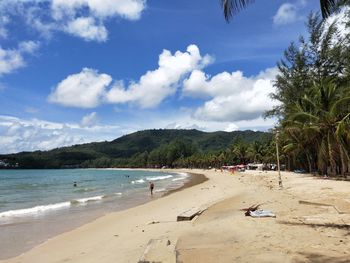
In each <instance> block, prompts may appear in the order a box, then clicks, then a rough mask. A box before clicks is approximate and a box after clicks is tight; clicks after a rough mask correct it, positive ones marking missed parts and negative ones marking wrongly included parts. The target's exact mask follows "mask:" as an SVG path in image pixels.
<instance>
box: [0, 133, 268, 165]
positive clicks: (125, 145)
mask: <svg viewBox="0 0 350 263" xmlns="http://www.w3.org/2000/svg"><path fill="white" fill-rule="evenodd" d="M271 137H272V135H271V134H270V133H265V132H259V131H258V132H254V131H234V132H222V131H220V132H202V131H198V130H145V131H139V132H135V133H132V134H128V135H125V136H122V137H120V138H118V139H116V140H113V141H110V142H94V143H87V144H81V145H74V146H70V147H62V148H57V149H54V150H50V151H35V152H21V153H17V154H8V155H0V159H2V160H6V161H7V162H9V163H10V164H15V163H18V165H19V168H69V167H145V166H158V165H172V164H173V163H174V162H175V161H176V160H177V159H179V158H188V157H190V156H192V155H199V154H208V153H212V154H220V152H221V151H224V150H225V149H227V148H228V147H229V146H230V145H232V144H234V143H235V142H240V143H245V144H250V143H252V142H254V141H258V142H264V141H265V142H266V141H270V140H271ZM165 158H166V160H165Z"/></svg>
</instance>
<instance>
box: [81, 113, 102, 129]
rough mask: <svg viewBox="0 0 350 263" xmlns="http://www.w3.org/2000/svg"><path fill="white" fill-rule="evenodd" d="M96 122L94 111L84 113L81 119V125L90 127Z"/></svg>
mask: <svg viewBox="0 0 350 263" xmlns="http://www.w3.org/2000/svg"><path fill="white" fill-rule="evenodd" d="M97 123H98V117H97V113H96V112H91V113H90V114H88V115H85V116H84V117H83V118H82V120H81V123H80V124H81V126H82V127H92V126H95V125H96V124H97Z"/></svg>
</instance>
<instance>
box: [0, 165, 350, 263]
mask: <svg viewBox="0 0 350 263" xmlns="http://www.w3.org/2000/svg"><path fill="white" fill-rule="evenodd" d="M174 171H176V172H187V173H197V174H203V175H204V176H206V177H207V178H208V179H209V180H207V181H204V182H202V183H201V184H199V185H194V186H193V187H189V188H185V189H183V190H181V191H175V192H173V193H172V194H169V195H166V196H163V197H161V198H158V199H155V200H153V201H152V202H148V203H145V204H142V205H140V206H137V207H133V208H130V209H127V210H124V211H119V212H113V213H109V214H107V215H105V216H103V217H100V218H98V219H96V220H95V221H93V222H91V223H88V224H85V225H83V226H81V227H79V228H77V229H74V230H72V231H69V232H66V233H63V234H61V235H59V236H56V237H54V238H52V239H50V240H48V241H47V242H45V243H44V244H42V245H40V246H37V247H35V248H34V249H32V250H30V251H28V252H26V253H24V254H22V255H21V256H18V257H16V258H12V259H8V260H3V261H0V262H2V263H4V262H6V263H15V262H23V263H25V262H37V263H50V262H63V261H64V262H74V263H75V262H78V263H80V262H81V263H88V262H102V263H109V262H121V263H123V262H138V261H139V260H141V259H143V260H144V261H147V260H148V261H150V262H152V261H156V262H171V263H175V262H186V263H187V262H190V263H192V262H193V263H194V262H203V263H209V262H224V263H226V262H253V261H256V262H276V263H277V262H290V263H292V262H293V263H295V262H326V261H330V262H347V261H346V260H348V259H349V258H350V248H349V245H348V244H349V243H350V236H349V229H350V199H349V195H350V187H349V186H350V184H349V183H348V182H339V181H331V180H322V179H319V178H314V177H312V176H305V175H298V174H294V173H288V172H282V179H283V185H284V188H283V189H282V190H280V189H279V187H278V176H277V173H276V172H259V171H247V172H244V173H235V174H229V173H226V172H223V173H222V172H220V171H213V170H198V169H197V170H196V169H194V170H184V169H178V170H171V172H174ZM301 201H302V202H309V204H305V203H301ZM257 203H262V208H263V209H267V210H271V211H272V212H273V213H275V214H276V215H277V217H276V218H252V217H246V216H244V214H243V212H242V211H240V209H242V208H246V207H249V206H250V205H253V204H257ZM315 203H316V204H317V203H324V204H327V205H321V206H319V205H314V204H315ZM333 206H336V207H337V209H339V211H341V212H342V213H341V214H339V213H337V211H336V210H335V209H334V207H333ZM192 208H201V209H203V212H202V214H201V215H200V216H199V217H197V218H195V219H194V220H193V221H181V222H177V221H176V217H177V215H179V214H181V213H182V212H184V211H187V210H188V209H192Z"/></svg>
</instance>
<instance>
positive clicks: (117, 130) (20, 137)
mask: <svg viewBox="0 0 350 263" xmlns="http://www.w3.org/2000/svg"><path fill="white" fill-rule="evenodd" d="M124 133H125V130H124V129H123V128H122V127H120V126H117V125H94V126H91V125H90V126H82V125H81V124H79V123H57V122H49V121H44V120H39V119H21V118H17V117H13V116H4V115H0V145H1V148H0V153H15V152H20V151H34V150H50V149H53V148H57V147H63V146H69V145H73V144H81V143H87V142H92V141H104V140H112V139H115V138H116V137H118V136H121V135H122V134H124Z"/></svg>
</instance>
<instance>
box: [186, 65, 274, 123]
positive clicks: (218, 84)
mask: <svg viewBox="0 0 350 263" xmlns="http://www.w3.org/2000/svg"><path fill="white" fill-rule="evenodd" d="M276 74H277V69H276V68H270V69H267V70H265V71H262V72H260V73H259V74H258V75H257V76H252V77H245V76H244V75H243V73H242V72H240V71H236V72H232V73H228V72H222V73H219V74H217V75H215V76H213V77H210V76H208V75H206V74H205V73H203V72H202V71H198V70H197V71H193V72H192V74H191V75H190V77H189V78H188V79H187V80H185V81H184V86H183V95H184V96H190V97H197V98H198V97H208V98H209V99H208V100H207V101H205V103H204V105H202V106H201V107H199V108H198V109H197V110H196V111H195V112H194V114H193V116H194V117H195V118H197V119H200V120H207V121H223V122H235V121H241V120H252V119H256V118H258V117H260V116H261V115H262V113H263V112H264V111H266V110H269V109H271V108H272V106H274V105H275V104H276V102H275V101H272V100H271V99H270V97H269V94H270V93H272V92H273V91H274V87H273V84H272V81H273V80H274V77H275V76H276Z"/></svg>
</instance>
